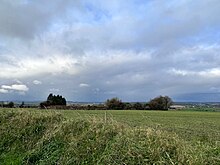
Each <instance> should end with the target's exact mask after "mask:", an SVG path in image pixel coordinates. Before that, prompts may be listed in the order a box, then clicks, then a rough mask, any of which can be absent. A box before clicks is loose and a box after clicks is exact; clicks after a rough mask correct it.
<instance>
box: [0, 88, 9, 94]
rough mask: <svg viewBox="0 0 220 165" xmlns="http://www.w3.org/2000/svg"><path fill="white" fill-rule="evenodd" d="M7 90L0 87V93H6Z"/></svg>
mask: <svg viewBox="0 0 220 165" xmlns="http://www.w3.org/2000/svg"><path fill="white" fill-rule="evenodd" d="M8 92H9V91H8V90H6V89H0V93H8Z"/></svg>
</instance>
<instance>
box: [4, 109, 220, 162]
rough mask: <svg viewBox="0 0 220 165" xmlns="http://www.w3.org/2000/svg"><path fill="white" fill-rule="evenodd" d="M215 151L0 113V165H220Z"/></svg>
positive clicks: (52, 118)
mask: <svg viewBox="0 0 220 165" xmlns="http://www.w3.org/2000/svg"><path fill="white" fill-rule="evenodd" d="M219 157H220V148H219V146H218V145H216V146H208V145H205V144H202V143H198V144H191V143H189V142H186V141H184V140H182V139H180V138H179V137H178V136H177V135H176V134H170V133H168V132H165V131H161V130H156V129H152V128H133V127H129V126H128V125H125V124H122V123H119V122H115V121H113V120H108V121H107V122H106V121H104V120H102V119H97V118H90V119H88V118H87V119H83V118H82V119H75V120H70V119H66V118H64V117H63V116H62V115H60V114H56V113H48V114H40V115H32V114H31V113H30V112H28V111H25V112H13V111H10V112H8V111H7V112H6V111H4V112H1V113H0V162H1V163H0V164H45V165H46V164H47V165H48V164H62V165H63V164H64V165H65V164H92V165H93V164H135V165H137V164H220V159H219Z"/></svg>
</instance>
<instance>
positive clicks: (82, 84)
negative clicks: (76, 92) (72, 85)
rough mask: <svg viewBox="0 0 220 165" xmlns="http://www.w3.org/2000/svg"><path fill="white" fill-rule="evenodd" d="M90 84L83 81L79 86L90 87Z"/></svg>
mask: <svg viewBox="0 0 220 165" xmlns="http://www.w3.org/2000/svg"><path fill="white" fill-rule="evenodd" d="M89 86H90V85H89V84H86V83H81V84H79V87H81V88H83V87H89Z"/></svg>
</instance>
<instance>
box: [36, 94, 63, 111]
mask: <svg viewBox="0 0 220 165" xmlns="http://www.w3.org/2000/svg"><path fill="white" fill-rule="evenodd" d="M55 105H62V106H66V99H65V98H64V97H62V96H61V95H53V94H52V93H50V94H49V96H48V97H47V101H44V102H42V103H40V107H41V108H45V107H48V106H55Z"/></svg>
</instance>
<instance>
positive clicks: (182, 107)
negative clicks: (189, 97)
mask: <svg viewBox="0 0 220 165" xmlns="http://www.w3.org/2000/svg"><path fill="white" fill-rule="evenodd" d="M184 108H186V106H184V105H171V106H170V109H184Z"/></svg>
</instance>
